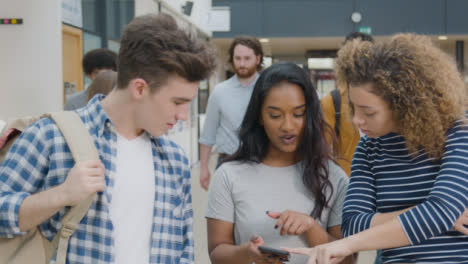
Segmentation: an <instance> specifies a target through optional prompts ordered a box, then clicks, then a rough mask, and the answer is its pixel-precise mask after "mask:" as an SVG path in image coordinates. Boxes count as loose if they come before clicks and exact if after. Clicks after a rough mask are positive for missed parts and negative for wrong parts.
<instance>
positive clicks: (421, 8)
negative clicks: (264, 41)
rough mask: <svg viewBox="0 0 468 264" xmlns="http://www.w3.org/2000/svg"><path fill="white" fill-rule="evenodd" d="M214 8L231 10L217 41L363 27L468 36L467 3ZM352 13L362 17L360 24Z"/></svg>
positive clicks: (248, 1)
mask: <svg viewBox="0 0 468 264" xmlns="http://www.w3.org/2000/svg"><path fill="white" fill-rule="evenodd" d="M213 6H230V7H231V32H215V33H214V37H232V36H235V35H239V34H250V35H254V36H259V37H319V36H344V35H346V34H348V33H349V32H351V31H354V30H357V29H358V27H359V26H365V27H371V28H372V34H373V35H390V34H393V33H396V32H415V33H421V34H433V35H439V34H468V15H466V13H467V12H468V0H213ZM353 11H358V12H360V13H361V14H362V21H361V22H360V23H358V24H354V23H353V22H352V21H351V19H350V16H351V14H352V12H353Z"/></svg>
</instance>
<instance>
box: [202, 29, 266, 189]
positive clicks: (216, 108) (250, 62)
mask: <svg viewBox="0 0 468 264" xmlns="http://www.w3.org/2000/svg"><path fill="white" fill-rule="evenodd" d="M229 63H230V64H232V68H233V70H234V72H235V73H236V74H235V75H234V76H232V77H231V78H229V79H228V80H226V81H224V82H222V83H220V84H218V85H217V86H216V87H215V90H214V91H213V94H212V95H211V96H210V97H209V99H208V106H207V110H206V119H205V125H204V126H203V132H202V133H201V136H200V140H199V142H200V184H201V186H202V188H203V189H205V190H208V186H209V184H210V171H209V169H208V161H209V159H210V155H211V149H212V147H213V145H215V144H216V147H217V149H218V152H219V158H218V166H219V164H220V162H221V161H222V160H223V159H225V158H226V157H227V156H228V155H231V154H233V153H234V152H235V151H236V149H237V147H238V146H239V138H238V135H237V134H238V130H239V128H240V125H241V122H242V119H243V118H244V114H245V110H246V109H247V104H248V103H249V100H250V96H251V95H252V91H253V87H254V85H255V82H256V81H257V79H258V72H259V71H261V70H262V63H263V50H262V45H261V44H260V41H258V40H257V39H256V38H254V37H250V36H241V37H236V38H235V39H234V41H233V42H232V43H231V46H230V47H229Z"/></svg>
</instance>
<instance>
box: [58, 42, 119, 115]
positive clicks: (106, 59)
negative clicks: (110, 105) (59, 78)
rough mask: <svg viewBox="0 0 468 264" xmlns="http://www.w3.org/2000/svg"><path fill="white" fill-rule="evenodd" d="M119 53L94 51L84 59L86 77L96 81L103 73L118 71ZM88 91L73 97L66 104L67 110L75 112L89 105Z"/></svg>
mask: <svg viewBox="0 0 468 264" xmlns="http://www.w3.org/2000/svg"><path fill="white" fill-rule="evenodd" d="M116 59H117V53H115V52H113V51H112V50H109V49H104V48H102V49H94V50H91V51H89V52H88V53H86V54H85V56H84V57H83V71H84V73H85V74H86V76H87V77H88V78H89V79H91V80H94V78H96V76H97V74H98V73H99V72H101V71H108V70H112V71H116V70H117V67H116ZM88 98H89V96H88V89H83V91H81V92H78V93H76V94H73V95H71V96H70V97H69V98H67V101H66V103H65V110H75V109H78V108H81V107H84V106H85V105H86V104H87V103H88Z"/></svg>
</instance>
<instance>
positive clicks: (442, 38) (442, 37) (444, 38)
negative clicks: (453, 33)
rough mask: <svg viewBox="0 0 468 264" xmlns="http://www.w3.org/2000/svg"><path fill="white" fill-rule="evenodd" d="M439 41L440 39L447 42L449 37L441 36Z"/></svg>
mask: <svg viewBox="0 0 468 264" xmlns="http://www.w3.org/2000/svg"><path fill="white" fill-rule="evenodd" d="M438 39H439V40H447V39H448V37H447V36H439V37H438Z"/></svg>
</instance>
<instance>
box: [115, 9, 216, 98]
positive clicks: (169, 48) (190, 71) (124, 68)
mask: <svg viewBox="0 0 468 264" xmlns="http://www.w3.org/2000/svg"><path fill="white" fill-rule="evenodd" d="M215 67H216V57H215V52H214V50H213V49H212V48H211V47H210V46H209V45H208V44H207V43H206V42H204V41H202V40H199V39H197V38H196V37H195V36H194V35H193V34H191V33H189V32H186V31H184V30H182V29H180V28H179V27H178V26H177V23H176V21H175V20H174V18H172V17H171V16H170V15H167V14H159V15H153V14H151V15H144V16H139V17H136V18H134V19H133V20H132V21H131V22H130V23H129V24H128V25H127V26H126V27H125V30H124V32H123V34H122V38H121V40H120V51H119V56H118V59H117V73H118V79H117V86H118V88H120V89H123V88H126V87H127V86H128V84H129V82H130V81H131V80H132V79H135V78H142V79H144V80H145V81H146V82H147V83H148V85H149V86H150V87H151V89H152V91H156V90H157V88H159V87H160V86H161V85H164V84H165V83H166V82H167V79H168V77H169V76H170V75H171V74H176V75H178V76H180V77H182V78H184V79H186V80H187V81H189V82H195V81H200V80H203V79H206V78H208V77H209V75H210V74H211V73H212V72H213V70H214V69H215Z"/></svg>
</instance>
